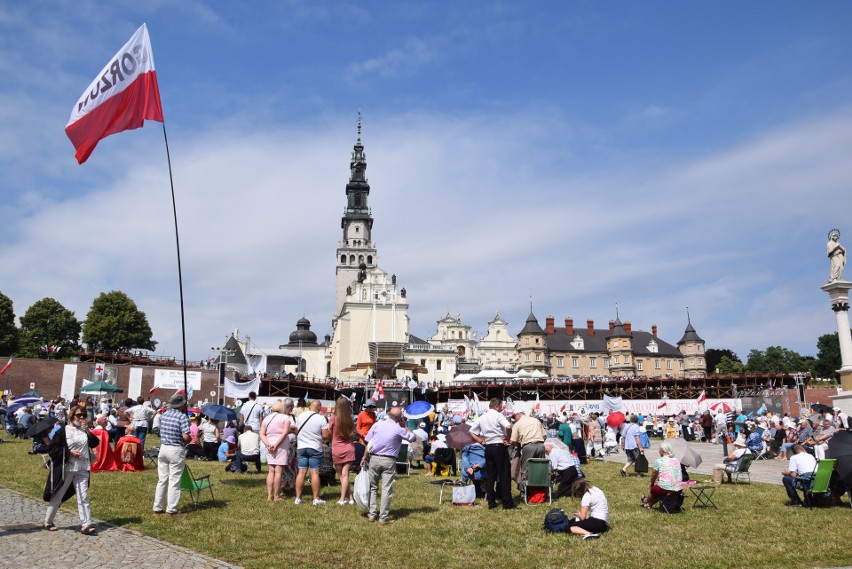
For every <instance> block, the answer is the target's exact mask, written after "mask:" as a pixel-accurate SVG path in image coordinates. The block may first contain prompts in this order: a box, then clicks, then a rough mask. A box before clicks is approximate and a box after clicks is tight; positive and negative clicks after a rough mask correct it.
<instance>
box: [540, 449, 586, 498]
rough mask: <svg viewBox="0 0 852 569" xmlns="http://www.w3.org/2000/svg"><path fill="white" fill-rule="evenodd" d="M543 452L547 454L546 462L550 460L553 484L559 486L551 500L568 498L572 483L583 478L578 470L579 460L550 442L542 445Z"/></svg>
mask: <svg viewBox="0 0 852 569" xmlns="http://www.w3.org/2000/svg"><path fill="white" fill-rule="evenodd" d="M544 451H545V452H546V453H547V458H548V460H550V472H551V476H552V477H553V482H554V484H557V483H558V484H559V487H558V488H557V489H556V491H555V492H554V493H553V499H554V500H556V499H559V498H562V497H563V496H570V495H571V486H572V485H573V484H574V481H575V480H577V478H581V477H582V476H583V472H582V471H581V470H580V459H579V458H577V457H576V456H574V455H573V454H571V452H569V451H567V450H565V449H563V448H559V447H558V446H556V445H554V444H553V443H550V442H547V443H544Z"/></svg>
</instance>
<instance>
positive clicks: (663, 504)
mask: <svg viewBox="0 0 852 569" xmlns="http://www.w3.org/2000/svg"><path fill="white" fill-rule="evenodd" d="M660 511H661V512H665V513H666V514H677V513H679V512H683V511H684V509H683V490H681V491H680V492H672V493H671V494H666V495H665V496H663V498H662V499H661V500H660Z"/></svg>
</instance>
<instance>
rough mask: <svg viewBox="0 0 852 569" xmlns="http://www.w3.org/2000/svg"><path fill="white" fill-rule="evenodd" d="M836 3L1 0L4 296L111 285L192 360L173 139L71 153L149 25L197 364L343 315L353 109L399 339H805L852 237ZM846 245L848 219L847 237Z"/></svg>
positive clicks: (87, 294) (0, 261)
mask: <svg viewBox="0 0 852 569" xmlns="http://www.w3.org/2000/svg"><path fill="white" fill-rule="evenodd" d="M850 16H852V6H850V5H849V4H848V3H845V2H822V3H818V4H807V5H803V4H801V3H795V2H749V3H740V2H712V3H711V2H689V3H685V2H642V3H636V2H612V3H598V2H535V3H525V2H476V3H474V2H464V3H459V2H393V3H386V2H360V3H349V2H307V1H305V2H300V1H291V2H258V3H252V4H251V5H250V6H248V7H247V6H245V5H243V4H239V3H218V2H209V3H206V2H180V3H171V2H145V3H131V2H85V1H84V2H79V1H75V2H26V3H23V2H2V3H0V72H2V75H3V77H4V80H3V81H2V82H0V121H2V124H3V128H2V130H0V176H2V180H3V182H2V184H0V198H2V199H0V216H2V219H3V220H4V223H3V231H0V267H2V273H0V275H2V279H0V291H2V292H3V293H4V294H6V295H7V296H9V297H10V298H12V300H13V301H14V304H15V310H16V313H17V314H18V315H19V316H20V315H21V314H23V313H24V312H25V310H26V309H27V308H28V307H29V306H30V305H31V304H32V303H33V302H35V301H37V300H39V299H41V298H43V297H45V296H51V297H53V298H56V299H57V300H58V301H59V302H61V303H62V304H64V305H65V306H66V307H68V308H69V309H71V310H73V311H74V312H75V313H76V314H77V317H78V318H80V319H84V318H85V315H86V313H87V312H88V310H89V307H90V306H91V302H92V300H93V299H94V298H95V297H96V296H97V295H98V294H99V293H100V292H104V291H109V290H123V291H124V292H126V293H127V294H129V295H130V296H131V298H133V299H134V300H135V301H136V302H137V304H138V305H139V307H140V309H142V310H143V311H145V312H146V313H147V315H148V317H149V320H150V322H151V325H152V328H153V330H154V335H155V340H157V341H158V342H159V343H160V346H159V349H158V350H157V351H158V352H160V353H164V354H167V355H176V356H179V355H180V331H179V326H180V324H179V311H178V298H177V282H176V275H175V266H176V263H175V252H174V230H173V226H172V218H171V201H170V195H169V186H168V172H167V168H166V162H165V150H164V145H163V136H162V129H161V127H160V125H159V124H158V123H148V124H146V126H145V127H144V128H143V129H141V130H138V131H134V132H129V133H123V134H119V135H116V136H113V137H110V138H108V139H106V140H104V141H102V142H101V144H100V145H99V146H98V148H97V149H96V150H95V152H94V154H93V155H92V157H91V158H90V159H89V161H88V162H87V163H86V164H84V165H83V166H78V165H77V163H76V161H75V160H74V157H73V154H74V152H73V148H72V146H71V144H70V142H69V141H68V140H67V138H66V137H65V134H64V132H63V129H64V127H65V124H66V123H67V120H68V116H69V114H70V112H71V106H72V105H73V104H74V102H75V101H76V100H77V97H78V96H79V95H80V93H82V92H83V90H84V89H85V88H86V86H87V85H88V84H89V82H90V81H91V80H92V79H93V78H94V76H95V74H96V73H97V72H98V71H99V70H100V69H101V67H103V66H104V65H105V64H106V63H107V61H108V60H109V59H110V58H111V57H112V56H113V55H114V54H115V52H116V51H118V49H119V48H120V47H121V46H122V45H123V44H124V43H125V42H126V41H127V39H128V38H129V37H130V36H131V35H132V33H133V32H134V31H135V29H136V28H138V26H139V25H141V24H142V23H143V22H145V23H147V24H148V28H149V33H150V36H151V42H152V46H153V51H154V57H155V61H156V66H157V74H158V77H159V82H160V91H161V96H162V102H163V107H164V112H165V116H166V126H167V130H168V136H169V142H170V150H171V157H172V164H173V169H174V178H175V188H176V192H177V205H178V215H179V217H180V223H181V226H180V231H181V253H182V260H183V270H184V289H185V296H186V304H187V339H188V356H189V358H190V359H200V358H203V357H207V356H208V355H209V353H210V352H209V348H210V346H218V345H221V344H222V341H223V339H224V336H225V335H226V334H228V333H229V332H230V331H231V330H232V329H233V328H235V327H239V328H240V331H241V334H242V335H246V334H247V335H250V336H251V337H252V341H253V343H255V344H257V345H260V346H266V347H275V346H277V345H278V344H281V343H286V341H287V337H288V335H289V333H290V332H291V331H292V330H293V329H294V328H295V322H296V320H298V319H299V318H300V317H301V316H303V315H305V316H307V317H308V318H309V319H310V320H311V322H312V324H313V326H312V328H313V330H314V331H315V332H316V333H317V334H318V335H319V336H320V337H322V336H323V335H324V334H325V333H327V332H330V331H331V328H330V322H331V317H332V311H333V308H334V263H335V255H334V250H335V248H336V246H337V241H338V240H339V239H340V215H341V214H342V209H343V207H344V204H345V195H344V187H345V184H346V181H347V179H348V174H349V172H348V159H349V153H350V152H351V148H352V145H353V143H354V138H355V122H356V116H357V112H358V110H359V109H360V110H361V111H362V112H363V116H364V131H363V141H364V144H365V146H366V152H367V158H368V170H367V173H368V176H369V179H370V183H371V186H372V193H371V197H370V204H371V207H372V211H373V215H374V217H375V225H374V234H373V236H374V239H375V241H376V242H377V244H378V249H379V262H380V265H381V266H382V268H384V269H385V270H387V271H388V272H390V273H395V274H397V275H398V278H399V282H400V283H401V285H402V286H405V287H406V289H407V291H408V293H409V300H410V303H411V309H410V316H411V331H412V332H413V333H415V334H417V335H419V336H421V337H426V336H428V335H431V334H432V333H434V330H435V321H436V320H438V319H439V318H441V317H442V316H444V315H445V314H446V313H447V312H448V311H449V312H451V313H452V314H456V313H457V312H460V313H461V315H462V319H463V320H464V321H465V322H467V323H469V324H471V325H472V326H473V327H474V329H477V330H480V331H484V330H485V328H486V323H487V321H488V320H490V319H491V318H492V317H493V316H494V314H495V311H497V310H499V311H500V314H501V316H503V317H504V318H506V319H507V320H509V322H510V327H511V329H512V330H514V331H518V330H520V329H521V328H522V327H523V321H524V320H525V318H526V316H527V314H528V312H529V298H530V295H532V297H533V304H534V311H535V314H536V315H537V316H538V317H539V320H540V321H541V323H542V324H543V323H544V318H545V317H546V316H548V315H553V316H554V317H555V318H556V320H557V323H561V322H562V321H563V319H564V318H565V317H568V316H570V317H573V318H574V319H575V321H582V322H584V321H585V320H587V319H593V320H595V321H596V323H598V325H600V326H605V323H606V321H607V320H609V319H611V318H613V317H614V316H615V305H616V302H617V303H618V306H619V312H620V315H621V318H622V320H629V321H631V322H632V323H633V326H634V328H638V329H645V330H649V329H650V327H651V325H652V324H657V325H658V326H659V330H660V335H661V337H662V338H663V339H665V340H668V341H670V342H672V343H674V342H676V341H677V340H678V339H679V338H680V336H681V334H682V333H683V329H684V327H685V325H686V310H685V307H686V306H689V309H690V313H691V315H692V322H693V324H694V325H695V327H696V329H697V330H698V332H699V334H700V335H701V336H702V337H703V338H704V339H705V340H706V342H707V346H708V347H715V348H730V349H733V350H734V351H736V352H737V353H738V354H739V355H740V356H742V357H745V356H746V355H747V353H748V351H749V350H750V349H752V348H758V349H764V348H766V347H767V346H770V345H782V346H785V347H788V348H790V349H794V350H796V351H799V352H800V353H802V354H805V355H809V354H815V352H816V339H817V337H818V336H819V335H821V334H824V333H828V332H831V331H833V330H834V317H833V313H832V312H831V310H830V308H829V305H828V299H827V295H826V294H825V293H824V292H822V291H820V290H819V286H820V285H822V284H823V283H824V282H825V280H826V279H827V275H828V261H827V259H826V257H825V242H826V234H827V232H828V230H829V229H831V228H833V227H838V228H840V230H841V232H843V235H844V237H843V238H841V241H842V242H848V243H852V225H850V224H849V222H848V219H849V210H850V205H852V194H850V191H849V185H850V180H852V161H850V159H849V155H850V148H852V128H850V127H852V58H850V57H849V54H850V53H852V36H850V34H849V33H848V26H849V23H850V20H852V18H850ZM847 236H848V237H847Z"/></svg>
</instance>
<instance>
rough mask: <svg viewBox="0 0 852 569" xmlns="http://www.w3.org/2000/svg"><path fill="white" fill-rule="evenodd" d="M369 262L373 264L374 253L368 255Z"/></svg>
mask: <svg viewBox="0 0 852 569" xmlns="http://www.w3.org/2000/svg"><path fill="white" fill-rule="evenodd" d="M367 264H368V265H372V264H373V256H372V255H367Z"/></svg>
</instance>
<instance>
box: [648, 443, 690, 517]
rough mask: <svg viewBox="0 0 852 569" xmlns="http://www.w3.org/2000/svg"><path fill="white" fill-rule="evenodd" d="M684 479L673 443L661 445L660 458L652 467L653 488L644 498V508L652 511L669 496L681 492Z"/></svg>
mask: <svg viewBox="0 0 852 569" xmlns="http://www.w3.org/2000/svg"><path fill="white" fill-rule="evenodd" d="M682 479H683V472H682V471H681V464H680V461H679V460H678V459H676V458H675V457H674V451H673V450H672V445H671V443H668V442H662V443H660V458H658V459H657V460H656V461H654V465H653V466H652V467H651V487H650V490H649V491H648V495H647V496H642V506H643V507H644V508H645V509H648V510H650V509H651V508H652V507H654V504H656V503H657V502H658V501H659V500H661V499H663V498H664V497H665V496H667V495H668V494H676V493H678V492H680V491H681V480H682Z"/></svg>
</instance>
